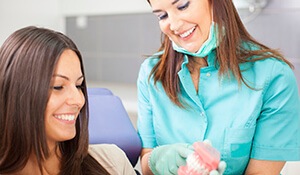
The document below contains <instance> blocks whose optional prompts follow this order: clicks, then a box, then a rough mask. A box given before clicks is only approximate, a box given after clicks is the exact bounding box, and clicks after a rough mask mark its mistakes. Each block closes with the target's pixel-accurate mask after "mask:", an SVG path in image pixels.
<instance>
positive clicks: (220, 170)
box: [209, 161, 226, 175]
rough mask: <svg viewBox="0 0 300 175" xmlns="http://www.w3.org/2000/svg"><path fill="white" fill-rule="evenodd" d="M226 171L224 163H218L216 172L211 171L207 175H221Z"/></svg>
mask: <svg viewBox="0 0 300 175" xmlns="http://www.w3.org/2000/svg"><path fill="white" fill-rule="evenodd" d="M225 169H226V162H224V161H220V163H219V165H218V169H217V170H212V171H211V172H209V175H222V174H223V173H224V171H225Z"/></svg>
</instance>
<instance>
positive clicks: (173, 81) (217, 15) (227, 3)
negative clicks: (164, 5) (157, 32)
mask: <svg viewBox="0 0 300 175" xmlns="http://www.w3.org/2000/svg"><path fill="white" fill-rule="evenodd" d="M147 1H148V3H149V4H150V2H149V0H147ZM209 2H210V3H211V5H212V9H213V13H214V15H213V18H214V19H213V20H214V22H215V23H216V24H218V25H217V26H218V31H224V32H225V33H224V32H219V33H218V37H217V38H218V42H219V46H218V47H217V48H216V55H217V61H216V63H217V64H219V76H227V75H228V76H229V74H230V73H232V74H233V76H234V78H235V79H236V80H237V81H238V83H239V85H240V84H241V83H244V84H245V85H246V86H248V87H249V88H251V89H253V88H252V87H251V86H249V85H248V84H247V82H245V80H244V79H243V77H242V73H241V70H240V68H239V64H240V63H245V62H254V61H257V60H262V59H266V58H270V57H273V58H276V59H278V60H282V61H284V62H286V63H287V64H288V65H289V66H290V67H291V68H293V66H292V64H291V63H290V62H289V61H288V60H286V59H285V58H284V57H283V56H282V55H281V54H280V53H279V52H278V51H277V50H274V49H270V48H269V47H267V46H265V45H263V44H261V43H259V42H258V41H256V40H255V39H254V38H253V37H252V36H251V35H250V34H249V33H248V32H247V30H246V28H245V26H244V25H243V23H242V21H241V19H240V17H239V14H238V12H237V10H236V8H235V6H234V4H233V3H232V0H209ZM150 5H151V4H150ZM245 43H249V44H253V45H256V46H258V47H259V49H258V50H249V49H247V48H246V47H247V46H245V45H243V44H245ZM159 51H164V52H163V54H162V55H161V56H160V60H159V62H158V63H157V64H156V65H155V66H154V68H153V70H152V72H151V74H150V76H149V78H150V77H151V76H152V75H153V78H154V82H155V83H156V82H158V81H159V82H161V83H162V85H163V87H164V89H165V91H166V93H167V95H168V96H169V98H170V99H171V100H172V101H173V102H174V103H175V104H176V105H178V106H180V107H183V105H182V103H181V102H180V100H179V97H178V94H179V93H180V86H179V78H178V75H177V72H178V71H179V70H180V68H181V64H182V62H183V54H182V53H179V52H176V51H174V49H173V47H172V44H171V41H170V39H169V37H167V36H165V35H164V34H163V33H162V44H161V46H160V48H159ZM253 56H255V58H252V57H253ZM249 58H251V59H249Z"/></svg>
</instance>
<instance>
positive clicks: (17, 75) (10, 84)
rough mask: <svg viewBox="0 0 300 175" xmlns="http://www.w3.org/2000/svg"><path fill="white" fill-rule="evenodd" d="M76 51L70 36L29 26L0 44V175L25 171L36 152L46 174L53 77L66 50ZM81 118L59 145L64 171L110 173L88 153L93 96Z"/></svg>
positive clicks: (65, 172) (40, 165) (68, 172)
mask: <svg viewBox="0 0 300 175" xmlns="http://www.w3.org/2000/svg"><path fill="white" fill-rule="evenodd" d="M66 49H71V50H73V51H74V52H75V53H76V54H77V56H78V58H79V60H80V63H81V70H82V73H83V75H84V69H83V64H82V57H81V54H80V52H79V51H78V49H77V47H76V45H75V44H74V43H73V42H72V40H71V39H70V38H68V37H67V36H65V35H64V34H62V33H60V32H56V31H53V30H50V29H45V28H37V27H34V26H29V27H25V28H22V29H20V30H17V31H16V32H14V33H13V34H12V35H10V36H9V37H8V38H7V40H6V41H5V42H4V44H3V45H2V47H1V48H0V174H11V173H16V172H18V171H20V170H22V169H23V168H24V167H25V165H26V163H27V161H28V160H29V157H30V155H31V154H34V155H35V157H36V160H37V162H38V164H39V169H40V171H41V173H42V162H43V160H45V159H47V158H48V157H49V150H48V146H47V143H46V136H45V121H44V120H45V119H44V114H45V110H46V105H47V102H48V98H49V88H50V81H51V78H52V75H53V73H54V70H55V67H56V64H57V62H58V59H59V57H60V55H61V54H62V52H63V51H64V50H66ZM82 86H83V89H82V91H83V94H84V96H85V99H86V104H85V105H84V106H83V108H82V109H81V111H80V114H79V117H78V118H77V121H76V136H75V137H74V138H73V139H71V140H68V141H64V142H61V143H59V149H60V151H61V153H62V154H61V155H62V157H61V172H60V174H62V175H67V174H70V175H83V174H89V175H90V174H93V175H94V174H95V175H96V174H108V173H107V171H106V170H105V169H104V168H103V167H102V166H101V165H100V164H99V163H97V161H96V160H95V159H93V158H92V157H91V156H90V155H89V154H88V144H89V142H88V108H87V105H88V99H87V90H86V82H85V80H84V81H83V84H82Z"/></svg>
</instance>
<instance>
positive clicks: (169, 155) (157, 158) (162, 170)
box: [149, 143, 194, 175]
mask: <svg viewBox="0 0 300 175" xmlns="http://www.w3.org/2000/svg"><path fill="white" fill-rule="evenodd" d="M193 152H194V149H193V147H192V145H189V144H186V143H176V144H171V145H163V146H159V147H156V148H154V149H153V150H152V153H151V155H150V158H149V167H150V169H151V171H152V172H153V174H154V175H171V174H177V171H178V168H179V167H180V166H182V165H185V164H186V158H187V156H188V155H190V154H192V153H193Z"/></svg>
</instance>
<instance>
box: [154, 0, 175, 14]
mask: <svg viewBox="0 0 300 175" xmlns="http://www.w3.org/2000/svg"><path fill="white" fill-rule="evenodd" d="M178 1H179V0H174V1H173V2H172V5H174V4H176V3H177V2H178ZM161 11H162V10H159V9H158V10H153V11H152V13H158V12H161Z"/></svg>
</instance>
